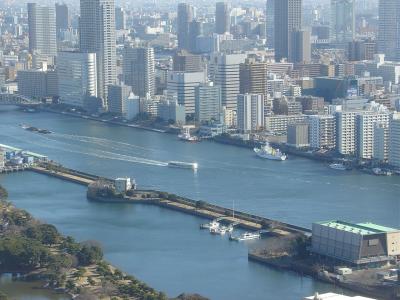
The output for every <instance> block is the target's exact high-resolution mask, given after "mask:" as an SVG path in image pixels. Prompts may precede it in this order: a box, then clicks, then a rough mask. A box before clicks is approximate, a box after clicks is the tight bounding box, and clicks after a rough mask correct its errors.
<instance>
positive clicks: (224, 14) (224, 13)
mask: <svg viewBox="0 0 400 300" xmlns="http://www.w3.org/2000/svg"><path fill="white" fill-rule="evenodd" d="M230 29H231V12H230V7H229V4H228V3H227V2H217V3H216V4H215V32H216V33H218V34H224V33H227V32H230Z"/></svg>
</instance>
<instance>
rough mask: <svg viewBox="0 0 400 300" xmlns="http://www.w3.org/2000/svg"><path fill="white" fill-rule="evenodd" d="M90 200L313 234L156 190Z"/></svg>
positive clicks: (80, 175)
mask: <svg viewBox="0 0 400 300" xmlns="http://www.w3.org/2000/svg"><path fill="white" fill-rule="evenodd" d="M29 170H31V171H33V172H36V173H40V174H44V175H47V176H52V177H56V178H59V179H62V180H67V181H70V182H74V183H77V184H81V185H85V186H89V185H90V184H91V183H94V182H96V181H97V180H105V181H109V182H111V181H112V180H111V179H108V178H104V177H101V176H97V175H93V174H89V173H85V172H81V171H78V170H73V169H69V168H66V167H63V166H61V165H58V164H55V163H45V164H41V165H37V166H34V167H31V168H30V169H29ZM88 198H89V199H90V200H93V201H99V202H125V203H142V204H151V205H157V206H161V207H165V208H169V209H173V210H176V211H181V212H184V213H187V214H191V215H196V216H200V217H203V218H207V219H216V218H223V219H224V220H226V221H227V222H236V223H238V226H239V227H242V228H244V229H249V230H261V229H271V228H274V230H281V231H282V234H285V232H292V233H293V232H294V233H303V234H309V233H310V232H311V230H310V229H308V228H304V227H300V226H297V225H293V224H288V223H283V222H280V221H277V220H271V219H268V218H265V217H261V216H257V215H253V214H250V213H246V212H241V211H236V210H235V211H233V210H232V209H230V208H226V207H222V206H219V205H215V204H211V203H208V202H205V201H201V200H200V201H195V200H192V199H189V198H186V197H181V196H177V195H174V194H169V193H166V192H161V191H156V190H138V191H135V194H134V195H132V196H123V197H120V196H118V197H99V196H95V195H88ZM233 216H234V217H233Z"/></svg>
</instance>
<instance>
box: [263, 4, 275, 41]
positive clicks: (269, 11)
mask: <svg viewBox="0 0 400 300" xmlns="http://www.w3.org/2000/svg"><path fill="white" fill-rule="evenodd" d="M274 16H275V0H267V2H266V13H265V19H266V20H265V26H266V27H267V28H266V33H267V46H268V48H274V45H275V39H274V33H275V32H274V31H275V29H274V23H275V17H274Z"/></svg>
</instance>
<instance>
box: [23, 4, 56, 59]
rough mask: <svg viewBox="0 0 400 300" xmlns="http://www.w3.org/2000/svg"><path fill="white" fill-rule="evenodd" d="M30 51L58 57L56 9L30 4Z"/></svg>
mask: <svg viewBox="0 0 400 300" xmlns="http://www.w3.org/2000/svg"><path fill="white" fill-rule="evenodd" d="M28 25H29V51H30V52H31V53H35V52H38V53H40V54H42V55H46V56H49V57H55V56H56V55H57V36H56V13H55V8H54V7H50V6H42V5H39V4H36V3H28Z"/></svg>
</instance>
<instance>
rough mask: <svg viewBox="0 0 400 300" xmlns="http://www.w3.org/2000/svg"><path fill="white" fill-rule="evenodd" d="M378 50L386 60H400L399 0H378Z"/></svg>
mask: <svg viewBox="0 0 400 300" xmlns="http://www.w3.org/2000/svg"><path fill="white" fill-rule="evenodd" d="M378 51H379V53H384V54H386V58H387V59H388V60H400V1H398V0H380V1H379V32H378Z"/></svg>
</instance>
